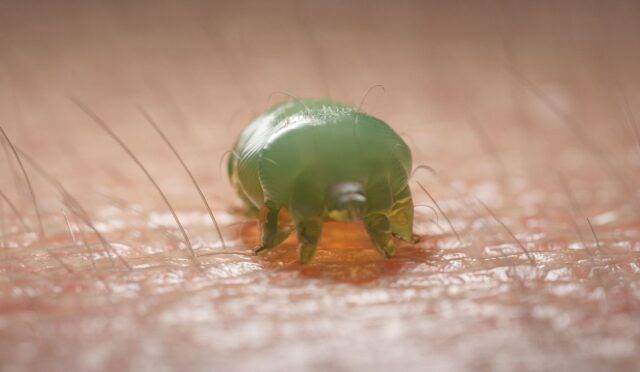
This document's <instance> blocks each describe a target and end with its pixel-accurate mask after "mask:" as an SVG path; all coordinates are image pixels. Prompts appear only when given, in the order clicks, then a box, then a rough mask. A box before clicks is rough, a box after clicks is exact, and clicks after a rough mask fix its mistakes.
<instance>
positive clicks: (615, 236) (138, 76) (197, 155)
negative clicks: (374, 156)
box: [0, 0, 640, 372]
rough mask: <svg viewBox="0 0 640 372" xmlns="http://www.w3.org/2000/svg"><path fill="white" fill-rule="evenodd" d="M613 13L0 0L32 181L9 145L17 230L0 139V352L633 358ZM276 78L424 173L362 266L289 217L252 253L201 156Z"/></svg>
mask: <svg viewBox="0 0 640 372" xmlns="http://www.w3.org/2000/svg"><path fill="white" fill-rule="evenodd" d="M639 20H640V3H639V2H638V1H621V0H616V1H584V0H575V1H571V0H562V1H527V0H518V1H509V0H500V1H458V2H452V1H413V0H408V1H402V0H401V1H370V0H366V1H365V0H363V1H316V0H309V1H300V2H298V1H295V2H294V1H275V0H274V1H254V0H246V1H243V0H240V1H230V2H222V1H209V0H207V1H205V0H202V1H199V0H193V1H161V2H159V1H155V0H154V1H152V0H140V1H135V2H125V1H32V0H4V1H0V125H1V126H2V127H3V128H4V129H5V131H6V132H7V134H8V136H9V137H10V138H11V140H12V141H13V143H14V144H15V145H16V146H17V148H19V150H22V153H24V154H27V155H29V156H30V158H32V159H33V160H35V161H36V162H37V163H38V165H39V166H40V169H41V170H44V171H46V172H47V173H48V174H49V175H50V176H52V177H54V178H55V179H56V180H57V182H59V184H56V183H55V182H52V180H51V179H48V178H45V177H43V176H42V174H41V173H40V172H39V171H38V170H37V169H36V167H34V165H33V164H32V163H31V162H30V161H29V160H27V158H26V157H23V158H22V161H23V163H24V164H23V165H24V167H25V170H26V173H27V175H28V176H29V178H30V180H31V184H32V186H33V191H34V194H35V196H36V198H37V204H38V209H39V214H40V215H41V217H42V225H43V230H44V235H40V234H39V223H38V218H37V215H38V213H36V210H35V208H34V203H33V201H32V199H31V196H30V192H29V187H28V185H27V184H26V181H25V177H24V175H23V173H22V171H21V169H20V166H19V164H18V163H17V162H16V160H15V159H14V157H13V154H12V151H11V149H10V148H7V147H5V146H3V145H2V144H0V191H2V192H3V193H4V195H6V196H7V199H8V200H10V202H11V203H9V202H7V201H6V200H5V199H4V198H2V197H0V199H1V200H2V201H0V370H2V371H3V372H4V371H64V372H67V371H118V372H119V371H174V370H176V371H211V370H215V371H232V372H235V371H255V370H260V371H327V370H330V371H361V370H371V371H379V370H391V371H403V372H405V371H406V372H409V371H424V370H426V369H430V370H437V371H474V372H476V371H480V372H483V371H498V372H502V371H504V372H506V371H636V370H637V369H638V365H639V363H638V356H639V355H640V322H639V321H638V319H640V216H639V213H638V211H640V208H639V207H638V206H639V205H640V203H639V202H640V195H639V193H638V189H639V185H640V147H639V145H638V143H639V142H638V137H637V133H638V125H639V124H640V122H639V120H640V69H638V66H640V48H638V35H640V22H639ZM377 84H381V85H383V86H384V88H385V92H384V93H383V92H382V89H378V88H376V89H372V90H371V91H370V93H369V94H368V95H367V96H366V98H365V99H364V100H363V96H364V95H365V93H366V91H367V90H368V89H369V88H370V87H372V86H374V85H377ZM278 91H287V92H290V93H291V94H292V95H295V96H299V97H328V98H330V99H331V100H332V101H335V102H344V103H346V104H349V105H350V106H352V107H360V111H362V112H366V113H368V114H370V115H372V116H374V117H377V118H380V119H381V120H383V121H384V122H386V123H389V124H390V125H392V126H393V128H394V130H395V131H396V132H397V133H398V135H400V136H401V137H402V139H403V140H404V141H405V142H406V143H407V145H408V146H409V147H410V148H411V152H412V155H413V166H414V168H419V167H420V166H421V165H426V166H430V167H432V168H433V169H434V170H435V173H434V172H430V171H428V170H426V169H424V168H419V169H418V170H417V171H416V172H415V173H414V174H413V175H412V176H411V177H410V179H409V182H408V184H409V187H410V189H411V194H412V198H413V201H414V205H415V210H414V213H415V215H414V232H415V233H416V234H419V235H420V236H424V237H425V238H424V239H423V240H421V241H420V242H419V243H417V244H407V243H404V242H402V241H396V244H397V246H396V254H395V255H394V256H393V257H392V258H391V259H385V258H384V257H382V256H381V255H380V254H379V253H378V252H377V251H376V250H375V248H374V246H373V244H372V243H371V240H370V238H369V236H368V234H367V232H366V230H365V228H364V225H363V223H362V222H358V221H356V222H352V223H343V222H332V221H330V222H325V223H324V224H323V231H322V240H321V242H320V243H319V245H318V249H317V251H316V255H315V256H314V259H313V260H312V261H311V262H309V263H308V264H307V265H301V264H300V263H299V257H298V252H297V250H296V249H297V240H296V238H295V236H294V235H293V234H292V235H291V236H290V237H289V238H288V239H287V240H285V241H284V242H282V244H281V245H280V246H279V247H278V248H277V249H272V250H270V251H269V252H267V253H266V254H264V255H262V256H256V255H255V254H254V252H253V248H254V247H255V246H256V245H258V244H260V239H261V236H260V226H259V225H258V224H257V223H256V219H255V218H249V217H246V216H244V215H243V214H242V213H240V212H238V211H239V210H241V208H242V207H243V206H242V204H241V201H240V199H239V198H238V196H237V195H236V192H235V190H234V188H233V187H232V186H230V185H229V181H228V177H227V175H226V171H225V169H224V165H225V164H224V162H222V161H221V159H222V158H223V157H224V156H225V152H226V151H228V150H229V149H231V148H232V147H233V145H234V143H235V141H236V140H237V139H238V136H239V135H240V133H241V132H242V131H243V130H244V129H245V126H246V124H247V123H249V122H250V121H251V120H252V119H253V118H255V117H257V116H258V115H260V114H261V113H263V112H265V111H266V110H268V109H269V107H271V106H272V105H273V104H275V103H277V102H274V100H275V99H281V100H282V101H285V100H287V99H289V97H282V96H280V95H275V96H274V97H272V99H271V100H270V99H269V97H270V96H271V95H272V93H273V92H278ZM69 96H73V97H76V98H77V99H79V100H81V101H82V102H84V103H85V104H86V105H87V106H88V107H90V108H91V109H92V110H93V111H95V113H96V114H98V115H99V116H100V117H101V118H102V119H103V120H104V121H105V122H106V123H107V124H108V125H109V126H110V128H111V129H112V130H113V132H114V133H116V134H117V135H118V136H119V137H121V139H122V140H123V141H124V142H125V143H126V144H127V145H128V146H129V147H130V149H131V150H132V152H133V153H134V154H135V155H136V156H137V157H138V158H139V160H140V162H141V163H142V164H144V166H145V167H146V169H147V170H148V172H149V174H150V175H151V176H152V177H153V178H154V179H155V180H156V181H157V183H158V185H159V186H160V187H161V188H162V190H163V191H164V193H165V195H166V197H167V199H168V200H169V202H170V203H171V205H172V206H173V207H174V209H175V212H176V214H177V216H178V218H179V220H180V221H181V222H182V224H183V225H184V228H185V231H186V233H187V235H188V237H189V238H190V240H191V245H192V248H193V252H194V256H195V258H194V256H192V255H191V252H190V251H189V248H188V245H187V243H186V241H185V239H184V237H183V235H182V232H181V231H180V229H179V227H178V226H177V225H176V223H175V221H174V219H173V217H172V214H171V212H170V211H169V209H168V208H167V206H166V205H165V203H164V201H163V199H162V198H161V197H160V195H159V194H158V192H157V190H156V189H155V188H154V187H153V185H152V184H151V183H150V182H149V180H148V179H147V177H146V176H145V174H143V172H142V171H141V170H140V168H139V167H138V166H137V164H136V163H135V162H134V161H133V160H132V159H131V157H129V156H128V155H127V154H126V153H125V152H124V151H122V148H121V147H120V146H119V145H118V144H117V143H116V142H115V141H114V140H113V139H112V138H110V137H109V136H108V135H107V134H106V133H105V131H104V130H103V129H101V128H100V127H99V126H98V125H97V124H96V123H95V122H94V121H93V120H91V118H89V117H88V116H87V115H86V114H85V113H84V112H82V110H80V109H79V108H78V107H77V106H76V105H75V104H73V103H72V102H70V100H69V99H68V97H69ZM278 102H279V101H278ZM138 106H141V107H143V108H144V109H145V110H146V111H147V112H148V113H149V114H150V115H151V117H152V118H153V119H154V120H155V121H156V123H157V125H158V127H159V128H161V129H162V130H163V131H164V132H165V134H166V135H167V137H168V138H169V139H170V140H171V143H172V144H173V145H174V147H175V148H176V149H177V151H178V152H179V153H180V155H181V156H182V157H183V159H184V162H185V164H187V166H188V167H189V169H190V170H191V171H192V173H193V175H194V177H195V179H196V180H197V182H198V183H199V184H200V186H201V188H202V190H203V191H204V194H205V196H206V198H207V199H208V201H209V203H210V204H211V208H212V210H213V214H214V215H215V217H216V219H217V221H218V223H219V225H220V227H221V230H222V233H223V235H224V238H225V246H223V244H222V241H221V240H220V238H219V236H218V234H217V231H216V229H215V227H214V225H213V224H212V222H211V219H210V217H209V215H208V212H207V209H206V208H205V207H204V205H203V204H202V202H201V199H200V197H199V195H198V193H197V191H196V190H195V189H194V187H193V185H192V182H191V180H190V179H189V177H188V175H187V174H186V172H185V171H184V169H182V167H181V165H180V162H179V161H178V160H177V159H176V158H175V156H174V154H173V153H172V151H171V150H170V149H169V148H168V147H167V146H166V145H165V143H164V142H163V140H162V139H161V138H160V136H158V135H157V133H156V132H155V131H154V129H153V128H152V127H151V126H150V125H149V123H148V122H147V120H146V119H145V117H144V116H143V115H142V113H141V112H140V111H139V110H138ZM0 142H1V141H0ZM5 149H6V151H5ZM19 153H20V152H19ZM22 153H21V154H22ZM227 156H228V154H227ZM418 182H419V183H420V184H418ZM420 185H422V186H424V190H423V189H422V188H421V186H420ZM59 186H63V187H64V191H65V192H63V190H61V189H60V187H59ZM425 190H426V191H428V192H429V195H430V196H431V197H432V198H431V197H430V196H429V195H427V193H425ZM70 197H73V199H74V200H75V202H74V201H72V200H71V198H70ZM11 205H13V206H15V209H14V208H12V207H11ZM16 211H17V213H16ZM284 217H285V216H283V218H284ZM22 222H24V224H23V223H22ZM92 226H93V228H92ZM94 228H95V229H94ZM101 238H102V239H104V240H102V239H101ZM104 242H106V243H108V244H105V243H104ZM119 257H120V258H119ZM125 263H126V265H125ZM127 265H128V266H129V267H130V268H128V267H127Z"/></svg>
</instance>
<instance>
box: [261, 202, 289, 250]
mask: <svg viewBox="0 0 640 372" xmlns="http://www.w3.org/2000/svg"><path fill="white" fill-rule="evenodd" d="M279 213H280V208H273V207H268V206H266V205H265V206H264V207H262V209H261V210H260V225H261V227H262V237H261V242H260V246H259V247H258V248H257V249H256V250H255V252H256V254H262V253H264V252H266V251H268V250H269V249H271V248H273V247H275V246H277V245H278V244H280V243H282V242H283V241H284V240H285V239H286V238H287V237H288V236H289V234H291V228H290V227H288V226H287V227H284V228H278V214H279Z"/></svg>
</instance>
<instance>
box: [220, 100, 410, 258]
mask: <svg viewBox="0 0 640 372" xmlns="http://www.w3.org/2000/svg"><path fill="white" fill-rule="evenodd" d="M228 172H229V177H230V179H231V183H232V184H233V185H234V187H235V188H236V190H237V192H238V194H239V195H240V197H241V198H242V199H243V201H244V202H245V204H246V205H247V207H248V208H249V209H250V210H252V211H254V212H255V213H256V214H258V215H259V216H260V223H261V228H262V238H261V244H260V246H259V247H258V248H257V249H256V253H261V252H264V251H266V250H268V249H271V248H273V247H275V246H276V245H278V244H280V243H281V242H282V241H283V240H284V239H286V238H287V236H288V235H289V233H290V232H291V231H292V230H293V227H295V230H296V232H297V235H298V242H299V257H300V262H302V263H307V262H309V261H310V260H311V259H312V258H313V255H314V254H315V251H316V247H317V245H318V241H319V239H320V235H321V232H322V223H323V222H324V221H326V220H336V221H353V220H358V219H361V220H362V221H363V222H364V225H365V227H366V230H367V232H368V234H369V236H370V237H371V239H372V241H373V243H374V245H375V247H376V248H377V250H378V251H379V252H380V253H381V254H382V255H383V256H384V257H387V258H389V257H391V256H392V255H393V254H394V252H395V247H394V243H393V239H392V237H396V238H399V239H402V240H405V241H408V242H414V237H413V202H412V199H411V191H410V190H409V186H408V184H407V182H408V177H409V174H410V172H411V151H410V150H409V147H408V146H407V145H406V143H405V142H404V141H403V140H402V139H401V138H400V136H398V135H397V134H396V133H395V132H394V131H393V129H391V127H389V126H388V125H387V124H386V123H384V122H383V121H381V120H379V119H376V118H374V117H372V116H369V115H367V114H365V113H361V112H358V111H357V110H355V109H353V108H351V107H348V106H345V105H342V104H339V103H335V102H331V101H325V100H295V101H290V102H286V103H283V104H280V105H278V106H276V107H274V108H272V109H271V110H269V111H268V112H266V113H264V114H263V115H261V116H260V117H258V118H257V119H255V120H254V121H253V122H252V123H251V124H250V125H249V126H248V127H247V128H246V129H245V130H244V132H243V133H242V134H241V135H240V138H239V139H238V141H237V142H236V145H235V148H234V150H233V153H232V155H231V157H230V158H229V163H228ZM282 209H286V210H287V211H288V213H289V215H290V216H291V219H292V221H293V226H291V225H287V226H279V225H283V223H282V222H279V220H278V215H279V212H280V210H282Z"/></svg>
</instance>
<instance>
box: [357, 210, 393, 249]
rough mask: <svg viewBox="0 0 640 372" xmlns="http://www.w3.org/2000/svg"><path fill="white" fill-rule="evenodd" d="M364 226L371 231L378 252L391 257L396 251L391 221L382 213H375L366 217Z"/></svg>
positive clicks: (370, 234) (370, 235)
mask: <svg viewBox="0 0 640 372" xmlns="http://www.w3.org/2000/svg"><path fill="white" fill-rule="evenodd" d="M364 226H365V228H366V229H367V233H369V237H371V240H372V241H373V244H374V245H375V247H376V249H377V250H378V252H380V254H381V255H383V256H384V257H385V258H390V257H391V256H393V254H394V253H395V251H396V248H395V245H394V244H393V240H392V239H391V222H390V221H389V218H387V216H385V215H384V214H382V213H374V214H370V215H368V216H366V217H365V218H364Z"/></svg>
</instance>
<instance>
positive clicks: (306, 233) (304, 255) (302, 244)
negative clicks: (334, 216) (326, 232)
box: [296, 217, 322, 264]
mask: <svg viewBox="0 0 640 372" xmlns="http://www.w3.org/2000/svg"><path fill="white" fill-rule="evenodd" d="M296 231H297V233H298V255H299V259H300V263H301V264H306V263H308V262H309V261H311V259H312V258H313V256H314V255H315V254H316V249H317V248H318V242H319V241H320V235H321V234H322V219H321V218H319V217H316V218H308V219H304V220H301V221H297V222H296Z"/></svg>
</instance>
